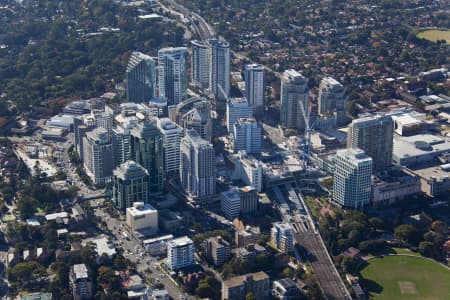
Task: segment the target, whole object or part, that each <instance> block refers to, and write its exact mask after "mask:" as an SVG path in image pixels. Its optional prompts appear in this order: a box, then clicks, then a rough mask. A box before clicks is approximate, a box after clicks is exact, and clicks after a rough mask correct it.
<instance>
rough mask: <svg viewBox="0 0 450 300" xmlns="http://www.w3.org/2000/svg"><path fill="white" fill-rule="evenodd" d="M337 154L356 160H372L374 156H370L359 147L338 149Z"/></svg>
mask: <svg viewBox="0 0 450 300" xmlns="http://www.w3.org/2000/svg"><path fill="white" fill-rule="evenodd" d="M336 156H341V157H345V158H346V159H349V160H351V161H354V162H366V161H372V158H370V157H369V156H368V155H367V154H366V153H365V152H364V151H363V150H361V149H359V148H348V149H343V150H338V151H337V152H336Z"/></svg>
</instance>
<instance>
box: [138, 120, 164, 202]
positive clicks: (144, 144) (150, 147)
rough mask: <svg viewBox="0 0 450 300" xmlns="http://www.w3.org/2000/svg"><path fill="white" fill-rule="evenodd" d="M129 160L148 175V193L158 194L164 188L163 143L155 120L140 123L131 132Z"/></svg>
mask: <svg viewBox="0 0 450 300" xmlns="http://www.w3.org/2000/svg"><path fill="white" fill-rule="evenodd" d="M131 160H134V161H135V162H137V163H138V164H140V165H141V166H143V167H144V169H146V170H147V171H148V173H149V176H150V178H149V193H150V194H151V195H152V194H153V195H154V194H160V193H162V191H163V188H164V143H163V137H162V134H161V133H160V132H159V130H158V127H157V124H156V120H155V119H151V120H149V121H145V122H141V123H139V124H138V125H137V126H135V127H134V128H133V129H132V130H131Z"/></svg>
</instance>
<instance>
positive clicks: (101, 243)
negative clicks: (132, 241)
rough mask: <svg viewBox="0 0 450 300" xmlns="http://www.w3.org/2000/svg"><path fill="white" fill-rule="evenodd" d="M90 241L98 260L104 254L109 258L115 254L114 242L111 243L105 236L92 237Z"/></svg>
mask: <svg viewBox="0 0 450 300" xmlns="http://www.w3.org/2000/svg"><path fill="white" fill-rule="evenodd" d="M92 243H94V244H95V251H96V252H97V258H96V260H97V261H100V258H101V257H102V256H103V255H106V256H107V257H108V258H109V259H111V258H112V257H113V255H114V254H116V248H115V247H114V244H113V243H111V242H110V241H109V240H108V238H106V237H100V238H97V239H94V240H92Z"/></svg>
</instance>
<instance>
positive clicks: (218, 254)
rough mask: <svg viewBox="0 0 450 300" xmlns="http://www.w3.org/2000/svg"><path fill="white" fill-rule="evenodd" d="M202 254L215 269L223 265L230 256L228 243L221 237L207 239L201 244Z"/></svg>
mask: <svg viewBox="0 0 450 300" xmlns="http://www.w3.org/2000/svg"><path fill="white" fill-rule="evenodd" d="M203 254H204V256H205V257H206V259H207V260H209V261H211V262H212V263H213V264H214V265H215V266H216V267H217V266H221V265H223V264H224V263H225V262H226V261H227V260H228V259H229V258H230V256H231V247H230V243H228V242H227V241H225V240H224V239H223V238H222V237H221V236H214V237H210V238H207V239H206V240H205V241H204V242H203Z"/></svg>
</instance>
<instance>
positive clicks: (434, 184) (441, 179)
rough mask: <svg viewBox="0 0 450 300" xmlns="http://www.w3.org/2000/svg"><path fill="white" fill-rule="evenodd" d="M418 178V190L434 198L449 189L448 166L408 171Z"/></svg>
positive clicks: (449, 165) (449, 176) (449, 172)
mask: <svg viewBox="0 0 450 300" xmlns="http://www.w3.org/2000/svg"><path fill="white" fill-rule="evenodd" d="M408 171H410V172H411V173H413V174H415V175H417V176H419V177H420V190H421V191H422V192H423V193H425V194H427V195H428V196H430V197H436V196H438V195H440V194H443V193H445V192H446V191H448V190H449V189H450V164H444V165H437V166H427V167H423V168H415V169H408Z"/></svg>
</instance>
